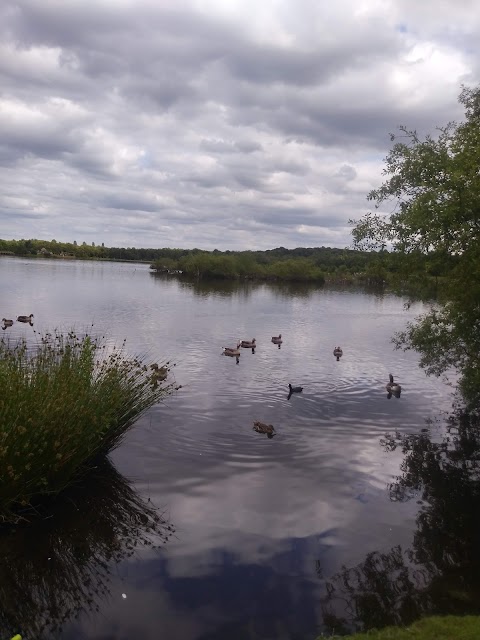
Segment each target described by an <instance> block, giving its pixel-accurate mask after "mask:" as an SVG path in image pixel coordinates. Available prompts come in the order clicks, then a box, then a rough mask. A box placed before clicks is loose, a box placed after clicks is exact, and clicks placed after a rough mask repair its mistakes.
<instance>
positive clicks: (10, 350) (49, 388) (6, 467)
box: [0, 331, 178, 522]
mask: <svg viewBox="0 0 480 640" xmlns="http://www.w3.org/2000/svg"><path fill="white" fill-rule="evenodd" d="M168 370H169V369H168V363H166V364H165V366H164V367H162V368H158V367H157V368H156V369H155V368H154V369H152V368H151V367H150V366H148V365H147V364H145V362H144V360H143V358H140V357H133V358H132V357H129V356H128V355H127V353H126V350H125V341H124V342H123V344H122V345H121V346H120V347H116V346H114V347H111V348H109V347H108V345H107V343H106V342H105V339H104V338H95V337H92V336H90V335H88V333H85V334H83V335H77V334H76V333H75V332H74V331H71V332H69V333H67V334H63V333H59V332H55V333H54V334H51V333H47V334H44V335H42V336H40V337H39V340H38V342H37V344H35V345H34V346H33V347H31V346H28V345H27V343H26V341H25V340H20V341H18V342H16V343H15V344H11V343H10V342H9V341H7V340H5V339H3V340H0V389H1V396H0V521H4V522H11V521H15V520H17V519H18V518H22V517H24V514H25V513H31V509H32V508H35V503H36V501H38V500H40V499H41V498H42V496H45V495H52V494H56V493H59V492H60V491H62V490H63V489H64V488H66V487H67V486H69V484H71V483H72V482H73V481H74V480H75V479H76V478H78V476H80V475H81V474H83V473H85V472H86V471H87V470H88V468H89V467H90V466H92V464H94V461H95V460H96V459H98V458H99V457H101V456H105V455H106V454H107V453H108V452H109V451H111V450H112V449H114V448H115V447H117V446H118V445H119V444H120V442H121V441H122V439H123V437H124V436H125V434H126V433H127V431H128V430H129V429H130V428H131V427H132V425H133V424H134V423H135V421H136V420H138V418H139V417H140V416H141V415H142V414H143V413H144V412H145V411H146V410H147V409H148V408H150V407H151V406H152V405H154V404H156V403H157V402H159V401H160V400H161V399H162V398H164V397H165V396H166V395H168V394H169V393H171V391H172V390H173V389H174V388H175V387H174V385H173V384H171V383H168V382H165V378H166V375H167V373H168ZM177 388H178V387H177Z"/></svg>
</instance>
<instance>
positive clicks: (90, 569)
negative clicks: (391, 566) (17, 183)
mask: <svg viewBox="0 0 480 640" xmlns="http://www.w3.org/2000/svg"><path fill="white" fill-rule="evenodd" d="M0 300H1V309H0V313H1V314H2V316H5V317H7V318H14V317H16V316H17V315H19V314H26V315H28V314H30V313H33V314H34V325H33V327H30V326H29V325H21V324H19V323H15V324H14V326H13V327H12V328H10V329H7V330H6V331H5V332H4V333H3V334H2V337H5V336H6V335H7V333H8V335H9V336H10V337H11V338H16V337H19V336H23V335H25V336H27V338H28V339H29V340H30V339H31V340H33V339H35V335H36V334H34V333H33V331H34V330H35V331H39V332H44V331H47V330H52V329H54V328H60V329H63V330H68V329H70V328H72V327H75V328H76V329H77V330H86V331H93V332H94V333H99V334H102V335H103V334H105V335H107V336H108V340H109V341H110V342H115V343H117V344H120V343H121V342H122V341H123V340H124V338H126V349H127V351H128V352H131V353H132V354H146V355H147V356H148V358H150V359H151V360H157V361H158V362H160V361H162V362H163V361H164V360H170V362H171V363H175V367H174V368H173V369H172V373H174V375H175V380H176V382H177V383H178V384H180V385H182V388H181V389H180V390H179V391H178V392H176V393H174V394H173V395H172V396H170V397H169V398H167V399H166V400H165V402H164V403H163V404H160V405H158V406H156V407H154V408H153V409H151V410H150V411H149V412H148V413H147V414H145V415H144V416H143V417H142V418H141V419H140V421H139V422H138V423H137V425H136V426H135V427H134V428H133V429H132V431H131V432H130V433H129V435H128V437H127V438H126V440H125V441H124V443H123V444H122V445H121V446H120V447H119V448H118V449H117V450H116V451H114V452H113V454H112V455H111V461H112V463H113V465H114V469H112V468H109V470H107V471H106V474H107V476H106V478H107V480H106V481H103V480H102V479H100V480H98V481H95V482H93V481H92V482H90V483H87V485H88V486H85V487H84V489H83V494H82V490H81V488H80V490H77V495H76V498H75V499H70V502H68V503H67V502H65V506H62V504H61V506H60V507H59V509H58V511H57V516H55V517H52V518H51V519H50V520H48V521H46V522H45V523H40V524H38V525H36V526H35V528H32V531H34V533H32V532H29V531H19V532H17V536H16V540H15V542H14V543H12V542H11V541H10V542H9V541H8V540H5V539H3V542H2V544H3V547H2V554H1V555H0V564H1V563H3V565H2V566H0V576H3V582H4V584H9V585H11V584H12V583H13V582H15V583H16V586H15V589H16V591H15V593H17V594H18V598H17V603H16V602H15V601H13V599H12V598H10V599H8V597H7V600H5V597H2V604H1V605H0V606H1V607H3V613H2V614H1V616H0V619H1V620H2V625H3V626H4V627H5V629H3V631H4V633H11V634H12V635H13V633H16V632H18V631H22V630H23V632H24V633H25V629H28V628H32V629H35V626H33V627H31V625H32V624H34V620H36V616H39V617H42V616H43V618H44V619H45V622H44V626H45V629H46V631H45V637H49V638H54V637H59V638H62V639H67V640H76V639H80V638H88V639H92V640H93V639H95V640H100V639H101V640H107V639H122V640H123V639H124V640H127V639H129V640H131V639H132V638H137V637H138V638H142V640H150V639H151V640H154V639H155V640H157V639H158V638H167V639H168V638H175V639H176V640H217V639H218V640H220V638H222V639H225V638H228V639H229V640H232V639H237V638H238V639H239V640H240V639H248V640H253V639H258V640H266V639H270V638H271V639H276V640H284V639H291V638H293V639H296V640H297V639H298V640H313V639H314V638H315V637H316V636H317V635H319V634H320V633H322V632H323V633H325V634H329V633H331V632H332V630H335V631H342V630H348V629H353V628H357V627H361V626H362V620H360V619H359V616H358V607H357V611H356V612H352V606H351V603H352V600H351V597H352V594H351V593H348V594H347V595H345V593H346V592H345V589H346V587H345V584H343V586H339V584H340V583H339V581H340V582H341V579H340V575H341V571H342V567H346V568H347V569H350V568H354V567H358V566H362V567H364V568H365V565H364V563H365V560H366V558H368V557H369V556H368V554H372V553H374V552H377V553H378V554H384V555H385V554H391V553H393V552H392V551H391V550H392V549H395V548H398V547H400V548H401V549H402V550H405V553H406V552H407V551H408V549H410V548H411V547H412V544H413V543H414V537H415V532H416V530H417V526H418V522H417V521H418V516H419V512H420V510H421V509H422V500H421V496H416V495H412V496H410V498H413V499H408V500H397V499H394V494H393V493H392V487H391V485H392V483H394V481H395V479H396V478H397V477H398V476H400V475H401V473H402V470H401V464H402V461H403V459H404V455H403V453H402V449H401V447H394V446H388V442H387V444H386V441H385V436H386V435H387V436H393V434H396V438H397V440H398V438H401V437H402V436H405V437H417V436H419V437H420V436H421V434H427V435H428V436H429V437H430V438H431V440H432V441H438V440H439V439H441V438H442V434H443V433H444V418H443V417H442V412H444V411H446V412H448V411H449V410H450V409H451V405H452V398H451V395H450V393H451V390H450V388H449V387H447V386H446V385H445V384H444V383H443V382H441V381H439V380H438V379H433V378H427V377H426V376H425V374H424V373H423V371H422V370H421V369H419V367H418V355H417V354H415V353H412V352H402V351H395V350H394V349H393V345H392V344H391V342H390V339H391V337H392V335H393V333H394V332H395V331H398V330H401V329H403V328H404V327H405V325H406V322H407V321H409V320H413V318H414V317H415V316H416V315H418V314H419V313H421V312H422V308H423V306H422V304H420V303H418V304H413V305H412V306H411V307H410V309H409V310H408V311H407V310H405V309H404V303H405V300H404V299H402V298H400V297H396V296H394V295H390V294H369V293H365V292H363V291H359V290H354V289H348V288H346V289H343V290H332V289H327V288H325V289H317V288H314V287H308V286H304V285H275V286H274V285H267V284H252V283H250V284H245V285H239V284H234V283H224V284H216V285H214V284H211V283H210V284H205V283H187V282H184V281H182V280H177V279H175V278H173V277H172V278H168V277H158V276H156V275H154V274H152V273H151V272H150V271H149V268H148V265H145V264H132V263H109V262H86V261H85V262H82V261H75V260H72V261H60V260H48V259H38V260H35V259H31V260H29V259H21V258H7V257H2V258H0ZM92 324H93V328H92V327H91V325H92ZM279 333H281V334H282V337H283V343H282V345H281V348H278V347H277V346H276V345H274V344H272V343H271V337H272V336H274V335H278V334H279ZM252 338H255V339H256V342H257V348H256V349H255V352H254V353H252V350H251V349H242V354H241V357H240V361H239V364H236V362H235V359H234V358H229V357H225V356H224V355H222V347H224V346H235V344H236V342H237V339H252ZM336 345H341V347H342V348H343V353H344V355H343V357H342V358H341V359H340V361H337V360H336V359H335V358H334V356H333V354H332V351H333V348H334V347H335V346H336ZM390 372H391V373H392V374H393V375H394V376H395V378H396V379H398V381H399V382H400V384H401V385H402V394H401V397H400V398H396V397H392V398H390V399H388V398H387V393H386V391H385V384H386V383H387V382H388V376H389V373H390ZM289 383H292V384H293V385H302V386H303V387H304V389H303V392H302V393H301V394H300V393H299V394H293V395H292V396H291V397H288V396H289V394H288V384H289ZM256 420H259V421H262V422H265V423H268V424H272V425H274V428H275V430H276V436H275V437H274V438H272V439H269V438H267V437H266V436H265V435H262V434H259V433H256V432H255V431H254V430H253V429H252V427H253V422H254V421H256ZM66 437H68V434H66ZM387 441H388V437H387ZM100 471H101V470H100ZM100 471H99V473H100ZM101 473H103V471H101ZM109 474H110V475H109ZM112 474H113V475H112ZM103 477H104V476H102V478H103ZM109 478H113V479H112V480H109ZM110 484H113V485H114V486H115V487H116V489H115V491H116V493H115V494H114V495H110V494H109V491H110V489H109V487H110ZM97 491H98V496H97V495H95V493H96V492H97ZM125 492H127V493H128V492H130V493H128V495H127V497H125V496H126V493H125ZM137 499H138V500H140V501H143V502H142V504H144V505H145V508H153V507H155V508H158V509H159V510H160V512H161V514H162V518H163V519H162V520H161V523H160V524H161V527H163V528H164V529H165V530H166V531H167V536H168V538H167V537H165V540H166V542H163V540H160V545H161V548H160V549H152V548H151V546H150V543H152V542H153V543H154V544H156V543H157V542H159V540H158V539H157V540H156V534H155V532H154V531H151V530H145V531H144V538H145V540H146V543H145V544H141V543H140V540H141V538H140V537H137V533H136V532H137V529H135V527H137V526H138V527H141V526H142V524H141V523H142V522H143V520H142V517H141V515H139V514H138V509H140V510H141V509H142V508H143V507H142V506H138V505H137V506H132V504H133V502H134V501H135V500H137ZM122 500H123V502H122ZM84 502H85V505H84ZM120 503H121V504H120ZM72 505H73V506H72ZM110 509H111V512H110V511H109V510H110ZM129 509H132V512H129ZM132 514H133V515H132ZM127 522H128V523H132V522H134V523H135V526H134V528H133V529H129V530H128V531H126V530H125V527H126V523H127ZM129 526H130V525H129ZM167 526H170V527H171V528H172V530H173V529H174V530H175V532H174V535H170V531H171V530H167V529H166V527H167ZM122 527H123V528H122ZM122 536H123V537H122ZM4 538H5V536H4ZM142 539H143V538H142ZM9 545H10V546H9ZM127 549H128V552H127V551H126V550H127ZM402 553H403V551H402ZM378 557H379V556H378ZM389 557H390V556H389ZM12 558H16V559H18V563H17V564H15V562H14V561H13V560H12ZM402 562H403V561H402ZM405 562H406V561H405ZM409 562H410V565H411V564H412V559H411V558H410V560H409ZM12 566H13V567H14V569H15V571H16V572H19V573H20V575H18V573H17V579H15V574H14V572H13V573H12V571H13V570H12ZM9 572H10V573H9ZM20 577H21V579H20ZM5 580H8V581H9V582H7V583H5ZM357 582H358V575H357ZM332 585H333V586H332ZM334 588H335V589H334ZM414 588H415V589H420V588H421V585H420V586H419V585H415V587H414ZM3 589H4V591H5V590H6V589H7V588H6V587H4V588H3ZM332 589H334V590H335V593H334V594H333V591H332ZM342 589H343V591H342ZM347 591H348V589H347ZM332 594H333V595H332ZM342 594H343V595H342ZM336 595H338V597H336ZM347 596H348V597H347ZM349 598H350V600H349ZM20 600H21V601H22V602H23V603H24V605H22V607H23V608H22V607H20V611H19V610H18V608H17V606H16V605H18V601H20ZM407 617H408V616H407ZM364 622H365V621H364ZM55 624H56V625H60V624H61V625H62V631H61V632H58V635H57V632H56V631H55V629H54V627H55ZM29 625H30V627H29ZM342 625H343V626H342ZM7 626H8V631H7V630H6V627H7ZM36 632H37V633H40V631H39V630H38V629H36ZM27 637H33V636H25V638H27Z"/></svg>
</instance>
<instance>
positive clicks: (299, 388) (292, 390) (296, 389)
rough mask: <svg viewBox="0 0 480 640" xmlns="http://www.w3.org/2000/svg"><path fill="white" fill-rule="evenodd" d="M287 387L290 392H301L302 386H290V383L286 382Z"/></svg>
mask: <svg viewBox="0 0 480 640" xmlns="http://www.w3.org/2000/svg"><path fill="white" fill-rule="evenodd" d="M288 388H289V389H290V393H302V391H303V387H292V385H291V384H290V383H288Z"/></svg>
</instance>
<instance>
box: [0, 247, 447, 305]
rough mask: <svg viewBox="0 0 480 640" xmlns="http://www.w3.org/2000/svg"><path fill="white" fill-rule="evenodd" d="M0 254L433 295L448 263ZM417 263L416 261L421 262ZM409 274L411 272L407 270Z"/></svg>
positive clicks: (92, 252)
mask: <svg viewBox="0 0 480 640" xmlns="http://www.w3.org/2000/svg"><path fill="white" fill-rule="evenodd" d="M0 255H12V256H25V257H35V258H57V259H73V258H77V259H82V260H123V261H129V260H130V261H135V262H142V261H143V262H149V263H151V268H152V270H154V271H155V272H157V273H170V274H172V273H179V272H182V274H184V276H185V277H186V278H190V279H192V278H195V279H197V280H199V279H204V280H207V279H212V280H213V279H216V280H220V279H223V280H239V279H243V280H258V281H262V280H277V281H278V280H281V281H284V282H311V283H316V284H323V283H324V282H327V283H334V284H335V283H338V284H362V285H367V286H384V285H387V286H390V285H392V286H395V287H396V288H397V289H398V288H402V287H403V288H404V289H408V288H412V287H413V288H414V290H415V292H416V293H417V294H426V295H429V296H431V295H435V290H436V288H437V285H438V284H439V281H440V282H441V279H442V274H443V273H444V271H445V270H446V268H447V266H446V265H445V264H444V263H443V262H441V263H438V261H437V262H435V261H432V260H431V258H430V256H420V257H418V258H417V259H416V260H417V263H418V264H417V265H416V266H417V271H418V268H419V266H421V269H422V270H423V273H424V276H425V277H424V278H423V279H422V280H421V281H420V279H419V278H417V279H416V280H415V279H413V278H412V277H410V278H409V279H408V280H405V278H404V277H403V275H402V263H401V260H400V256H399V255H396V254H391V253H389V252H388V251H385V250H380V251H378V252H376V251H359V250H353V249H334V248H331V247H298V248H296V249H286V248H285V247H278V248H276V249H269V250H267V251H219V250H217V249H215V250H214V251H202V250H200V249H168V248H164V249H136V248H134V247H129V248H119V247H116V248H115V247H105V246H98V245H97V246H95V245H87V244H86V243H82V244H81V245H77V244H72V243H65V242H57V241H55V240H51V241H45V240H0ZM420 263H421V264H420ZM408 273H409V275H410V272H408Z"/></svg>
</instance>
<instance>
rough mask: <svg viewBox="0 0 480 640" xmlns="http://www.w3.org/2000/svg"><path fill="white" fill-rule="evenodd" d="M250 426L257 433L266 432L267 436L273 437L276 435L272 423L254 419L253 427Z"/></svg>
mask: <svg viewBox="0 0 480 640" xmlns="http://www.w3.org/2000/svg"><path fill="white" fill-rule="evenodd" d="M252 428H253V430H254V431H256V432H257V433H266V434H267V438H273V436H274V435H276V433H275V428H274V426H273V425H271V424H265V423H264V422H259V421H258V420H256V421H255V422H254V423H253V427H252Z"/></svg>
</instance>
